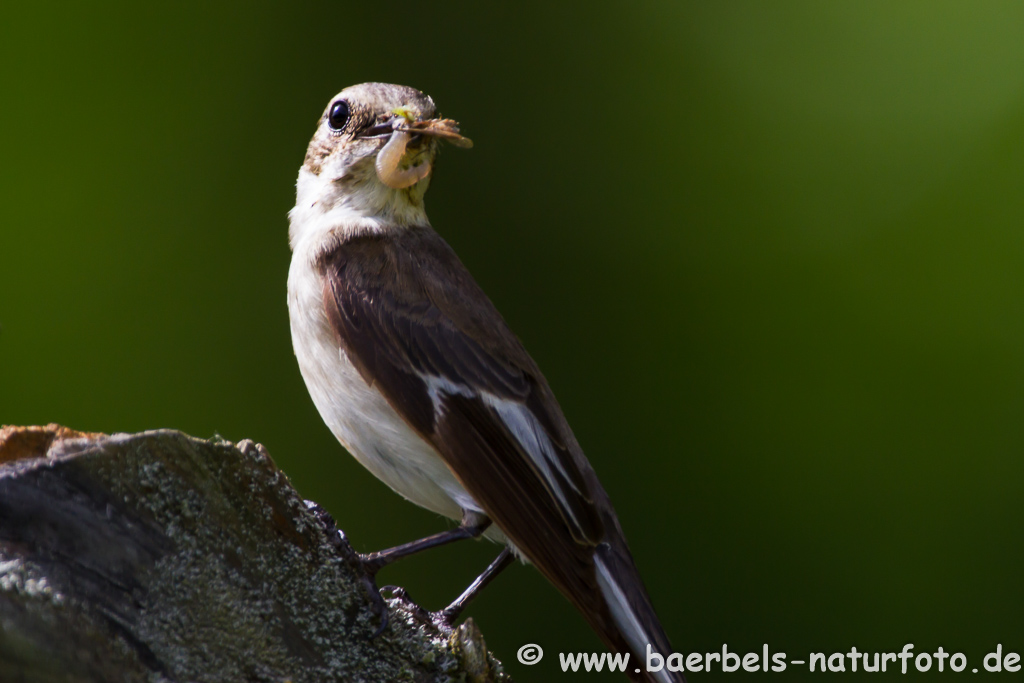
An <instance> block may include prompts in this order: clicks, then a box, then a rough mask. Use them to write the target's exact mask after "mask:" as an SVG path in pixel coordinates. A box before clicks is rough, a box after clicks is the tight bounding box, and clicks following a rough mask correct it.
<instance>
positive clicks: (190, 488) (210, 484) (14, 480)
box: [0, 425, 507, 683]
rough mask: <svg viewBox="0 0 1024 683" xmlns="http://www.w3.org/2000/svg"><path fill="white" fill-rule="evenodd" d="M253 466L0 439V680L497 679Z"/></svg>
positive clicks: (171, 449)
mask: <svg viewBox="0 0 1024 683" xmlns="http://www.w3.org/2000/svg"><path fill="white" fill-rule="evenodd" d="M388 607H389V611H390V625H389V627H388V628H387V629H386V630H385V632H384V633H383V634H382V635H380V636H378V637H376V638H372V637H371V635H372V634H373V632H374V631H375V630H376V628H377V626H378V625H379V621H378V615H377V612H376V611H375V608H374V604H373V601H372V600H371V597H370V595H369V594H368V592H367V591H366V589H365V587H364V584H363V583H362V582H361V578H360V574H359V572H358V569H357V565H356V563H355V555H354V553H353V551H352V549H351V548H350V547H349V546H348V544H347V542H345V540H344V538H343V536H341V535H340V534H339V533H338V532H337V530H336V528H335V527H334V523H333V521H332V520H331V519H330V518H329V517H328V516H327V515H326V514H324V513H322V512H320V511H318V510H317V509H315V507H311V506H309V505H307V504H306V503H305V502H304V501H303V500H302V499H301V497H300V496H299V495H298V493H296V491H295V489H294V488H293V487H292V486H291V484H290V482H289V481H288V478H287V477H286V476H285V475H284V474H283V473H282V472H281V471H280V470H279V469H278V468H277V467H276V466H275V465H274V462H273V461H272V460H271V459H270V456H269V455H268V454H267V452H266V450H265V449H264V448H263V447H262V446H260V445H258V444H254V443H252V442H251V441H242V442H241V443H238V444H232V443H228V442H225V441H204V440H200V439H195V438H192V437H189V436H186V435H184V434H181V433H179V432H174V431H153V432H144V433H141V434H118V435H111V436H107V435H103V434H83V433H79V432H73V431H71V430H68V429H66V428H63V427H57V426H56V425H51V426H49V427H5V428H3V429H2V430H0V681H12V682H18V683H21V682H25V683H37V682H38V683H43V682H46V683H49V682H50V681H53V682H57V681H60V682H61V683H79V682H83V683H84V682H89V683H91V682H93V681H95V682H100V681H102V682H104V683H105V682H108V681H117V682H118V683H120V682H122V681H124V682H128V681H147V682H156V681H180V682H182V683H184V682H186V681H189V682H191V681H204V682H205V681H211V682H214V681H224V682H228V681H230V682H231V683H236V682H239V681H268V682H274V683H283V682H285V681H290V682H292V683H301V682H304V681H310V682H317V683H324V682H328V681H368V682H371V681H372V682H377V681H449V680H464V681H491V680H495V681H497V680H507V677H506V676H504V674H502V673H501V665H500V664H499V663H498V662H497V660H495V659H494V658H493V657H491V656H490V655H489V654H488V653H487V650H486V647H485V646H484V644H483V638H482V636H481V635H480V632H479V630H477V629H476V627H475V626H474V625H473V624H472V622H471V621H467V622H466V623H464V624H463V625H462V626H460V627H458V628H457V629H455V630H454V631H450V632H449V631H446V630H444V629H441V628H439V627H438V626H437V625H436V624H434V623H433V622H432V621H431V620H430V619H429V618H427V617H426V615H425V614H424V613H423V612H422V611H421V610H418V609H417V608H415V606H413V605H410V604H407V603H405V602H403V601H402V600H400V599H393V600H390V601H389V603H388Z"/></svg>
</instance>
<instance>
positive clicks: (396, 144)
mask: <svg viewBox="0 0 1024 683" xmlns="http://www.w3.org/2000/svg"><path fill="white" fill-rule="evenodd" d="M394 113H395V114H396V116H395V118H393V119H390V120H389V121H386V122H385V123H381V124H378V125H376V126H374V127H373V128H370V129H369V130H367V131H365V132H364V133H363V136H364V137H384V136H387V138H388V142H387V144H385V145H384V146H383V147H382V148H381V149H380V151H379V152H378V153H377V163H376V167H377V177H378V178H380V180H381V182H383V183H384V184H385V185H387V186H388V187H390V188H393V189H396V190H399V189H402V188H406V187H410V186H411V185H415V184H416V183H418V182H419V181H420V180H422V179H423V178H426V177H427V176H428V175H429V174H430V170H431V166H432V163H431V161H432V159H433V153H430V154H429V156H428V157H424V158H421V159H419V163H416V161H415V160H414V161H413V162H412V164H413V165H411V166H408V167H407V168H405V169H401V168H400V166H401V164H402V159H403V158H404V157H405V153H406V148H407V147H409V145H410V143H413V147H414V148H415V146H416V144H415V142H414V141H415V140H422V139H423V138H424V137H435V138H440V139H441V140H447V141H448V142H450V143H452V144H453V145H455V146H456V147H463V148H468V147H472V146H473V141H472V140H470V139H469V138H467V137H463V136H462V135H459V124H457V123H456V122H455V121H452V120H451V119H420V118H418V117H416V116H412V115H410V114H409V113H408V112H407V111H405V110H403V109H396V110H395V112H394Z"/></svg>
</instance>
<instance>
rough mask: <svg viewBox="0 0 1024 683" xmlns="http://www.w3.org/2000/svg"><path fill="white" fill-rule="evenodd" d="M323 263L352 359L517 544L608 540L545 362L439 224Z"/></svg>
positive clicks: (353, 247) (335, 317)
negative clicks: (544, 534)
mask: <svg viewBox="0 0 1024 683" xmlns="http://www.w3.org/2000/svg"><path fill="white" fill-rule="evenodd" d="M322 265H323V268H324V276H325V288H324V304H325V309H326V311H327V316H328V319H329V320H330V322H331V324H332V327H333V328H334V330H335V332H336V333H337V334H338V338H339V341H340V342H341V343H342V345H343V346H344V348H345V350H346V352H347V353H348V356H349V358H350V359H351V360H352V362H353V363H354V364H355V365H356V367H357V368H358V369H359V371H360V373H361V374H362V376H363V378H364V379H366V381H367V382H370V383H372V384H374V385H376V386H377V387H378V388H379V389H380V390H381V392H382V393H383V394H384V395H385V396H386V397H387V399H388V400H389V401H390V402H391V404H392V405H393V406H394V407H395V408H396V410H398V411H399V413H400V414H402V415H403V416H404V417H405V418H406V420H407V421H408V422H409V424H410V425H411V426H412V427H413V428H415V429H416V430H417V431H419V432H420V433H421V434H422V435H423V436H424V438H426V439H427V440H428V441H430V442H431V443H433V444H434V446H435V447H436V448H437V449H438V451H439V452H440V453H441V455H442V457H444V458H445V460H446V462H447V463H448V465H449V467H451V469H452V471H453V472H454V473H455V475H456V476H457V477H458V478H459V479H460V481H462V483H463V485H464V486H465V487H466V489H467V490H468V491H469V492H470V493H471V494H472V495H473V497H474V498H475V499H477V501H478V502H479V503H480V504H481V505H482V506H484V508H485V509H486V510H487V512H488V513H490V515H491V517H492V519H493V521H494V522H495V523H496V524H497V525H498V526H499V527H501V528H502V529H503V530H504V529H505V528H506V527H508V529H507V530H506V533H507V534H508V535H509V536H510V537H511V538H513V539H514V540H515V541H516V543H517V545H519V542H518V540H519V539H518V538H516V537H517V536H529V535H531V533H530V532H535V531H536V529H535V527H536V525H537V524H538V523H539V522H538V520H545V521H547V522H548V523H549V524H551V525H552V526H553V527H554V526H558V527H559V528H558V529H557V532H558V533H557V534H556V529H555V528H552V529H551V530H550V532H549V536H551V537H552V538H554V536H561V535H563V534H564V533H565V532H568V535H569V538H570V539H571V540H572V541H574V542H575V543H578V544H583V545H591V546H592V545H594V544H596V543H597V542H598V541H599V540H600V539H601V537H602V536H603V525H602V522H601V520H600V519H599V516H598V514H597V512H596V511H595V507H594V497H593V492H592V491H591V488H592V486H593V484H594V483H596V479H595V478H594V477H593V473H592V472H591V471H589V469H590V468H589V465H587V464H586V461H585V460H583V457H582V454H578V453H573V452H572V451H571V449H572V448H577V449H578V447H577V446H576V445H575V441H574V440H573V438H572V434H571V433H569V432H568V427H567V426H565V419H564V417H563V416H562V414H561V411H560V410H559V408H558V405H557V404H556V403H555V402H554V401H553V399H547V397H548V396H550V392H549V391H548V390H547V387H546V386H545V385H544V379H543V377H541V376H540V373H539V371H538V370H537V369H536V366H535V365H534V363H533V361H532V360H531V359H530V357H529V356H528V355H527V354H526V352H525V351H524V350H523V348H522V345H521V344H520V343H519V341H518V340H517V339H516V337H515V335H513V334H512V333H511V332H510V331H509V330H508V328H507V326H506V325H505V322H504V320H502V318H501V316H500V315H499V314H498V312H497V311H496V310H495V309H494V307H493V305H492V304H491V303H490V301H489V300H488V299H487V298H486V296H484V295H483V293H482V292H481V291H480V289H479V287H478V286H477V285H476V283H475V282H474V281H473V280H472V278H471V277H470V276H469V274H468V273H467V272H466V271H465V268H464V267H463V266H462V264H461V263H460V262H459V261H458V258H457V257H456V256H455V254H454V253H453V252H452V251H451V249H450V248H449V247H448V245H447V244H445V243H444V241H443V240H441V238H440V237H438V236H437V234H436V233H434V232H433V231H432V230H429V229H416V230H414V231H406V232H405V233H403V234H402V235H400V236H392V237H389V238H383V237H380V236H366V237H360V238H356V239H354V240H350V241H348V242H346V243H344V244H342V245H341V246H339V247H338V248H336V249H335V250H334V251H332V252H331V253H330V254H329V255H327V256H326V257H325V258H324V259H323V262H322ZM546 399H547V400H546ZM581 461H582V464H583V467H585V468H586V470H587V472H586V473H584V472H583V471H581V467H580V465H581ZM531 508H543V513H544V514H540V513H541V512H542V510H541V509H532V510H531ZM520 520H521V521H520ZM524 532H525V533H524ZM524 550H526V548H524ZM538 550H541V549H540V548H538ZM561 552H565V550H564V549H561Z"/></svg>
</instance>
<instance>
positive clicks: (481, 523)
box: [359, 512, 491, 576]
mask: <svg viewBox="0 0 1024 683" xmlns="http://www.w3.org/2000/svg"><path fill="white" fill-rule="evenodd" d="M490 525H491V520H490V519H488V518H487V517H486V516H485V515H482V514H480V513H478V512H463V513H462V524H460V525H459V526H457V527H455V528H454V529H449V530H448V531H442V532H440V533H437V534H432V535H430V536H427V537H426V538H421V539H419V540H418V541H411V542H409V543H403V544H402V545H396V546H395V547H394V548H388V549H387V550H380V551H378V552H375V553H369V554H367V555H363V554H360V555H359V559H360V560H361V561H362V563H363V569H365V570H366V572H367V573H368V574H370V575H371V576H374V575H376V574H377V572H379V571H380V570H381V569H382V568H383V567H386V566H387V565H389V564H391V563H392V562H394V561H396V560H400V559H402V558H403V557H409V556H410V555H415V554H416V553H418V552H420V551H421V550H426V549H428V548H436V547H438V546H441V545H447V544H449V543H453V542H455V541H461V540H462V539H464V538H477V537H479V536H480V534H482V533H483V532H484V531H486V530H487V527H489V526H490Z"/></svg>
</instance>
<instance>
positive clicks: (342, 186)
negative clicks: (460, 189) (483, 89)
mask: <svg viewBox="0 0 1024 683" xmlns="http://www.w3.org/2000/svg"><path fill="white" fill-rule="evenodd" d="M440 140H447V141H449V142H451V143H453V144H455V145H458V146H460V147H470V146H472V144H473V143H472V142H471V141H470V140H469V139H468V138H465V137H462V136H461V135H459V128H458V125H457V124H456V123H455V122H454V121H452V120H450V119H441V118H438V117H437V108H436V107H435V105H434V101H433V100H432V99H430V97H428V96H427V95H425V94H423V93H422V92H420V91H419V90H416V89H414V88H409V87H406V86H402V85H391V84H387V83H363V84H361V85H354V86H352V87H349V88H346V89H344V90H342V91H341V92H340V93H338V94H337V95H336V96H335V97H333V98H332V99H331V101H330V103H329V104H328V105H327V108H326V109H325V110H324V113H323V116H321V117H320V121H319V122H318V124H317V130H316V133H315V134H314V135H313V139H312V140H311V141H310V143H309V149H308V150H307V151H306V159H305V162H304V164H303V167H302V172H300V174H299V188H298V189H299V204H297V208H298V207H299V205H301V203H302V202H303V201H308V202H315V203H319V204H320V206H319V209H320V211H329V210H331V209H333V208H335V207H338V206H344V207H346V208H348V209H351V210H353V211H355V212H357V213H359V214H361V215H366V216H377V217H381V218H394V219H396V220H401V219H402V217H403V216H407V215H411V214H415V213H422V200H423V194H424V193H425V192H426V190H427V185H428V184H429V182H430V173H431V170H432V169H433V165H434V158H435V156H436V154H437V150H438V147H439V145H440ZM304 183H305V184H306V185H308V187H306V188H304V187H303V185H304ZM304 189H305V190H306V192H304ZM303 194H307V195H308V196H306V197H303Z"/></svg>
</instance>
